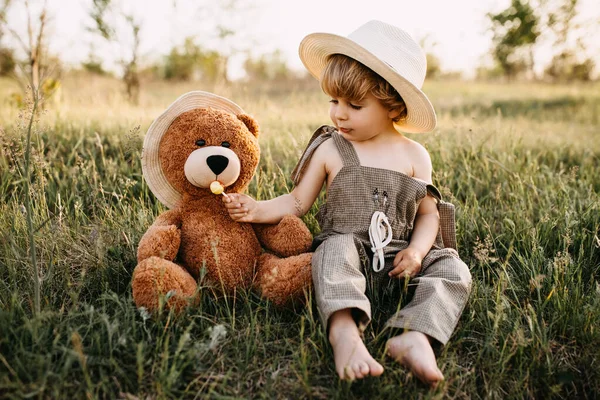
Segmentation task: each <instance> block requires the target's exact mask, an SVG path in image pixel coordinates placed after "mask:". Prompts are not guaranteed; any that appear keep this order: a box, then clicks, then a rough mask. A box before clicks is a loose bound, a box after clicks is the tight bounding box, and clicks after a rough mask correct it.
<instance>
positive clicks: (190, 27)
mask: <svg viewBox="0 0 600 400" xmlns="http://www.w3.org/2000/svg"><path fill="white" fill-rule="evenodd" d="M230 1H231V0H221V3H228V2H230ZM30 2H31V4H32V8H34V9H35V7H36V5H38V6H39V4H41V1H40V0H30ZM118 3H119V4H120V6H121V9H122V10H123V11H125V12H127V13H131V14H133V15H135V16H136V18H137V19H138V20H139V21H140V22H141V25H142V29H141V54H142V61H145V62H148V63H150V62H153V61H156V60H159V59H160V58H161V57H162V56H164V55H166V54H167V53H168V52H169V51H170V49H171V48H172V47H173V46H177V45H180V44H181V43H182V42H183V40H184V38H185V37H187V36H194V37H196V38H197V42H198V43H200V44H203V45H205V46H206V47H209V48H215V47H217V46H218V47H219V50H221V51H223V52H230V51H232V49H234V48H235V49H237V50H244V51H248V52H250V53H251V54H253V55H255V56H256V55H259V54H263V53H269V52H272V51H274V50H276V49H279V50H280V51H281V52H282V54H283V56H284V57H285V59H286V61H287V63H288V65H289V66H290V67H291V68H293V69H297V70H301V69H302V63H301V61H300V59H299V58H298V55H297V54H298V45H299V43H300V41H301V40H302V38H303V37H304V36H306V35H307V34H310V33H313V32H328V33H335V34H339V35H342V36H346V35H348V34H349V33H351V32H352V31H353V30H355V29H356V28H357V27H359V26H360V25H362V24H363V23H365V22H367V21H369V20H371V19H378V20H381V21H384V22H387V23H390V24H393V25H396V26H399V27H401V28H402V29H404V30H405V31H407V32H408V33H409V34H410V35H411V36H413V37H414V38H415V39H417V40H421V39H424V40H425V46H426V50H427V51H429V52H432V53H433V54H435V55H436V56H437V57H438V58H439V59H440V61H441V66H442V69H443V70H444V71H462V72H463V73H464V74H465V75H466V76H472V75H473V73H474V69H475V68H476V67H477V66H479V65H481V64H482V62H484V60H486V59H488V60H489V56H488V54H489V49H490V47H491V43H492V34H491V33H490V32H489V29H488V28H489V25H488V22H487V18H486V13H488V12H498V11H500V10H502V9H504V8H506V7H507V6H508V5H509V4H510V1H509V0H453V1H450V0H413V1H407V0H301V1H298V0H252V1H251V0H238V3H237V4H238V6H237V11H226V12H222V11H221V12H219V11H216V10H217V9H218V7H214V5H215V4H219V1H218V0H212V1H208V0H120V1H118ZM48 6H49V10H50V16H51V22H50V25H49V33H50V35H51V40H50V41H49V42H50V50H51V52H52V53H54V54H58V55H59V57H60V58H61V59H62V60H63V61H65V62H66V63H68V64H72V65H77V64H79V63H81V62H82V61H84V60H86V59H87V58H88V55H89V53H90V49H91V48H92V46H93V48H94V52H96V53H97V54H98V55H99V56H100V58H102V59H103V60H105V62H106V63H105V64H106V66H107V67H108V68H109V69H115V68H117V67H116V65H117V63H116V61H117V60H118V59H119V58H121V57H125V56H126V53H125V52H124V49H125V48H127V41H128V40H129V38H128V35H126V34H123V32H124V30H122V31H120V33H121V34H120V35H119V36H120V37H121V39H120V43H116V44H114V43H113V44H109V43H107V42H105V41H103V40H101V39H99V38H98V36H97V35H95V34H93V33H91V32H89V31H88V30H87V29H86V27H91V26H92V21H91V19H90V18H89V16H88V13H87V10H89V8H90V7H91V0H48ZM580 15H581V16H582V17H581V18H583V19H585V21H587V22H588V24H591V23H592V22H595V24H593V25H592V28H593V29H592V30H591V31H589V32H588V33H589V34H587V35H586V38H587V42H588V43H587V45H588V53H589V54H591V55H593V56H594V57H595V58H596V59H597V60H598V63H600V29H599V28H598V27H599V26H600V1H599V0H580ZM8 20H9V23H10V24H11V25H12V26H14V27H15V30H17V31H19V30H20V33H22V35H25V30H24V29H25V26H26V25H25V23H24V22H25V21H26V14H25V12H24V10H23V8H22V6H21V5H17V6H15V7H13V9H12V10H11V13H10V14H9V15H8ZM19 22H20V23H19ZM217 24H220V25H225V26H229V27H232V28H233V29H234V30H236V31H238V35H236V36H234V37H232V38H230V40H228V41H226V42H223V41H217V40H215V36H216V35H215V31H216V30H215V26H216V25H217ZM8 39H9V38H6V36H5V40H8ZM124 43H125V45H124V46H123V44H124ZM13 44H14V43H13ZM550 49H551V46H550V43H546V44H543V43H542V45H541V46H540V48H539V49H538V51H537V53H536V61H538V62H539V63H538V64H539V65H540V66H539V67H538V68H541V67H542V65H543V64H544V63H546V62H547V61H549V60H550V58H551V51H550ZM233 53H234V54H238V56H237V57H233V58H232V63H231V64H230V67H231V68H230V77H231V78H234V79H235V78H236V77H239V76H241V74H243V72H242V70H241V64H242V62H243V58H244V57H245V55H243V54H242V53H241V52H237V53H236V52H235V51H234V52H233Z"/></svg>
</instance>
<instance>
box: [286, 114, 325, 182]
mask: <svg viewBox="0 0 600 400" xmlns="http://www.w3.org/2000/svg"><path fill="white" fill-rule="evenodd" d="M332 132H335V128H333V127H332V126H328V125H322V126H320V127H319V128H318V129H317V130H316V131H315V132H314V133H313V135H312V137H311V138H310V140H309V141H308V145H306V148H305V149H304V152H303V153H302V156H300V160H299V161H298V164H296V167H295V168H294V170H293V171H292V181H293V182H294V185H298V183H299V182H300V179H302V176H303V175H304V171H305V170H306V167H307V166H308V163H309V162H310V159H311V157H312V155H313V153H314V152H315V150H316V149H317V147H319V146H320V145H321V144H322V143H323V142H324V141H326V140H327V139H329V138H331V134H332Z"/></svg>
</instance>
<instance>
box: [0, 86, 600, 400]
mask: <svg viewBox="0 0 600 400" xmlns="http://www.w3.org/2000/svg"><path fill="white" fill-rule="evenodd" d="M118 85H119V84H118V82H114V81H112V80H109V79H106V78H103V79H100V78H93V77H87V76H83V77H82V76H78V77H74V78H72V80H67V81H66V82H65V83H64V85H63V93H62V98H61V99H55V101H54V104H50V105H49V106H48V107H49V109H48V111H47V112H45V113H44V114H43V115H42V117H41V119H40V122H39V123H38V124H37V125H36V130H35V131H34V136H33V142H32V143H33V150H34V151H33V153H32V159H31V160H32V162H31V167H32V172H33V173H32V176H31V179H30V185H31V190H30V191H29V194H30V195H31V199H32V210H31V211H30V212H27V211H24V198H25V193H24V192H23V185H22V181H21V179H22V178H20V177H19V175H18V174H17V171H18V168H19V165H22V162H23V154H24V153H23V150H24V146H25V144H24V141H23V140H24V138H25V136H24V132H25V131H24V130H23V124H22V123H19V121H20V119H19V118H20V117H19V111H18V110H16V109H15V108H14V107H12V106H10V105H9V104H3V106H2V109H1V110H0V126H1V127H2V128H3V130H2V131H0V132H2V133H1V136H0V143H1V146H0V230H1V236H0V397H3V398H23V397H33V398H117V397H120V398H127V399H134V398H140V399H142V398H173V397H184V398H340V399H342V398H343V399H346V398H363V397H367V396H368V397H370V398H382V399H384V398H396V397H401V396H404V397H408V398H414V397H423V398H446V397H450V398H470V397H475V398H477V397H482V398H532V397H536V398H596V397H598V394H599V393H600V372H598V371H599V370H598V368H596V367H597V364H598V361H599V360H600V333H599V328H598V326H599V322H600V239H599V237H600V179H599V178H598V176H600V160H599V157H600V135H599V133H598V115H600V114H599V111H600V96H599V95H598V93H600V91H599V90H598V89H600V86H598V84H594V85H581V86H576V85H570V86H549V85H543V84H537V85H533V86H523V85H520V84H513V85H493V84H479V83H477V84H476V83H458V82H432V83H428V87H426V91H427V92H428V93H430V95H431V98H432V101H433V103H434V104H435V105H436V109H437V111H438V117H439V127H438V128H437V129H436V131H435V132H434V133H432V134H428V135H412V136H411V137H412V138H414V139H415V140H418V141H420V142H422V143H423V144H424V145H425V146H426V147H427V148H428V150H429V151H430V154H431V156H432V160H433V164H434V181H435V183H436V184H438V186H439V187H440V188H441V189H442V192H443V194H444V196H445V197H446V198H447V199H449V200H451V201H453V202H454V203H455V204H456V205H457V207H458V214H457V221H458V225H459V232H458V242H459V251H460V253H461V256H462V257H463V259H464V260H465V261H466V262H467V264H468V265H470V267H471V272H472V274H473V277H474V285H473V292H472V295H471V297H470V300H469V302H468V304H467V307H466V309H465V311H464V314H463V316H462V318H461V321H460V323H459V326H458V328H457V330H456V332H455V334H454V336H453V338H452V339H451V341H450V343H449V345H448V346H446V347H444V348H441V349H439V351H438V363H439V365H440V368H441V369H442V371H443V372H444V374H445V376H446V381H445V382H444V383H443V384H442V385H440V387H439V388H438V389H436V390H433V391H430V390H429V389H428V388H426V387H425V386H423V385H422V384H420V383H419V382H418V381H417V380H416V379H414V378H413V377H412V376H411V375H410V374H409V373H407V371H405V370H404V369H402V368H400V367H398V366H397V365H395V364H394V363H393V362H392V361H391V360H389V359H387V358H386V357H385V354H384V344H385V339H386V337H385V334H384V333H381V332H380V331H379V330H378V329H376V328H377V327H379V326H381V325H382V324H383V323H384V321H385V317H384V316H383V315H382V316H378V317H376V319H375V320H374V324H373V327H372V328H369V329H368V330H367V332H366V337H365V341H366V343H367V346H368V347H369V349H370V350H371V352H372V353H373V354H374V356H375V357H376V358H377V359H378V360H380V361H381V362H382V363H383V365H384V366H385V368H386V372H385V373H384V375H383V376H382V377H381V378H377V379H375V378H370V379H366V380H364V381H361V382H354V383H345V382H340V381H339V380H338V379H337V377H336V374H335V371H334V368H333V359H332V354H331V350H330V348H329V346H328V343H327V338H326V334H325V332H324V329H323V327H322V326H321V325H320V323H319V321H318V317H317V311H316V309H315V306H314V302H312V301H309V304H308V305H307V306H305V307H298V308H296V309H294V310H279V309H275V308H273V307H272V305H271V304H269V303H268V302H265V301H263V300H261V299H260V298H258V297H257V296H256V295H255V294H254V293H252V292H246V291H242V292H241V293H239V294H238V296H237V298H222V297H219V296H218V295H217V294H215V293H213V292H212V291H211V290H210V288H208V287H203V288H202V289H201V302H200V304H199V305H198V306H197V307H195V308H192V309H188V310H186V311H185V312H184V313H183V314H181V315H174V314H172V313H168V312H163V313H161V314H160V315H152V316H151V315H148V313H147V312H145V310H143V309H142V310H138V309H136V307H135V305H134V303H133V301H132V299H131V288H130V281H131V273H132V270H133V268H134V267H135V265H136V260H135V251H136V246H137V243H138V241H139V239H140V237H141V235H142V234H143V233H144V231H145V230H146V229H147V227H148V226H149V225H150V224H151V223H152V222H153V220H154V219H155V218H156V216H157V215H158V214H159V213H160V212H161V211H162V210H163V209H164V208H163V206H162V205H161V204H159V203H158V201H157V200H156V199H155V198H154V196H153V195H152V194H151V193H150V191H149V190H148V187H147V186H146V184H145V183H144V181H143V178H142V175H141V165H140V151H141V142H142V138H143V133H144V132H145V130H146V128H147V127H148V126H149V124H150V123H151V121H152V118H154V117H156V116H157V115H159V114H160V112H162V111H163V110H164V109H165V108H166V107H167V106H168V105H169V104H170V103H171V102H172V101H173V100H174V99H175V98H177V97H178V96H179V95H180V94H182V93H184V92H186V91H188V90H195V89H205V90H211V91H214V92H216V93H218V94H220V95H224V96H226V97H229V98H231V99H233V100H234V101H236V102H237V103H238V104H240V105H241V106H242V107H243V108H244V109H245V110H246V111H247V112H249V113H251V114H253V115H254V116H255V117H256V118H257V119H258V121H259V123H260V125H261V130H262V132H261V136H260V142H261V148H262V160H261V164H260V166H259V170H258V172H257V175H256V177H255V179H254V181H253V182H252V184H251V186H250V189H249V192H250V194H251V195H254V196H256V197H258V198H270V197H273V196H276V195H278V194H281V193H285V192H286V191H287V190H289V188H291V182H290V179H289V175H290V172H291V169H292V168H293V167H294V163H295V160H296V159H297V157H298V156H299V154H300V153H301V151H302V149H303V147H304V145H305V143H306V141H307V140H308V137H309V136H310V134H311V132H312V130H313V129H314V128H316V127H317V126H319V125H321V124H323V123H327V122H328V120H327V105H326V101H327V98H325V97H324V95H322V94H320V93H319V91H318V89H317V87H316V84H315V85H314V86H313V87H309V88H306V87H298V88H296V89H290V90H289V91H284V90H281V89H277V87H270V86H269V85H265V86H261V87H252V86H246V85H242V84H237V85H230V86H219V87H202V88H199V87H197V86H191V85H184V84H178V85H165V84H162V83H153V82H150V83H147V85H146V86H145V87H146V88H147V90H146V92H145V93H144V95H143V96H142V98H141V105H140V106H139V107H133V106H131V105H129V104H127V103H126V102H125V101H124V100H123V99H124V97H123V95H122V94H121V93H120V92H119V86H118ZM0 90H2V92H3V93H10V91H11V90H13V89H12V88H11V87H10V84H9V83H8V82H7V81H0ZM3 97H8V96H3ZM138 127H139V128H138ZM322 200H323V199H322V198H321V199H320V200H319V201H322ZM316 209H317V206H315V207H313V209H312V210H311V212H310V213H309V214H308V215H307V216H306V217H305V221H306V223H307V224H308V225H309V227H310V228H311V230H312V231H313V232H316V231H317V230H318V226H317V224H316V221H315V219H314V214H315V212H316ZM27 215H30V216H31V217H32V218H33V219H32V221H33V224H34V226H36V227H37V226H40V228H39V230H38V231H37V232H36V236H35V238H36V242H35V246H36V248H37V256H38V258H37V267H38V268H39V270H40V273H41V274H44V277H45V279H44V280H43V281H42V286H41V288H40V299H41V312H40V313H39V314H37V315H36V313H35V312H34V309H35V307H34V303H35V301H34V298H35V296H34V291H33V280H32V276H33V275H32V274H33V273H34V272H33V270H32V265H31V264H32V263H31V260H30V258H29V257H28V254H29V253H28V252H29V249H30V244H29V242H28V230H27V221H26V216H27ZM405 297H406V298H405V299H404V301H407V299H408V297H407V296H405Z"/></svg>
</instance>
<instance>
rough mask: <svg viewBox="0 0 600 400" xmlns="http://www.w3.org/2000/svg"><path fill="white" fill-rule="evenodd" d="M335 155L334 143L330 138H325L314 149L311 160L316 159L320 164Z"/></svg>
mask: <svg viewBox="0 0 600 400" xmlns="http://www.w3.org/2000/svg"><path fill="white" fill-rule="evenodd" d="M334 153H335V154H337V150H336V148H335V143H334V142H333V140H331V138H327V139H325V140H324V141H323V143H321V144H320V145H319V147H317V148H316V149H315V152H314V153H313V158H318V159H319V160H320V161H321V162H324V161H325V160H326V159H327V158H328V157H330V156H331V155H332V154H334Z"/></svg>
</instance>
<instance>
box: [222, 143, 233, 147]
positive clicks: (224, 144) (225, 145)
mask: <svg viewBox="0 0 600 400" xmlns="http://www.w3.org/2000/svg"><path fill="white" fill-rule="evenodd" d="M221 146H223V147H227V148H229V146H231V145H230V144H229V142H223V143H221Z"/></svg>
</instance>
